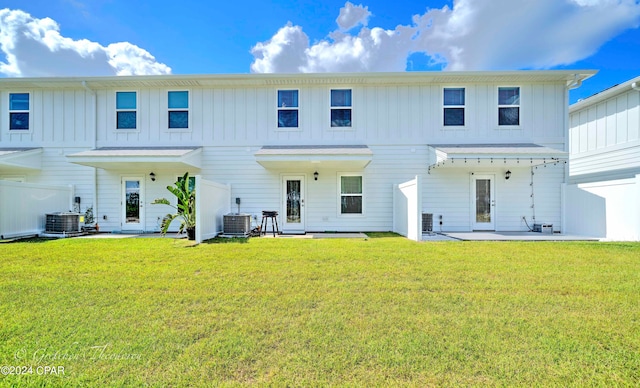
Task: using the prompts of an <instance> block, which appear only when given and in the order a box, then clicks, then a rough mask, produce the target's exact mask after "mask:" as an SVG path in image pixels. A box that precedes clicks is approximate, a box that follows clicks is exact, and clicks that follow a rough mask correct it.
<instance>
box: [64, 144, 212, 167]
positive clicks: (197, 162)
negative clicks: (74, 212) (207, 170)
mask: <svg viewBox="0 0 640 388" xmlns="http://www.w3.org/2000/svg"><path fill="white" fill-rule="evenodd" d="M201 154H202V147H140V148H127V147H103V148H96V149H93V150H88V151H82V152H78V153H75V154H71V155H67V159H68V160H69V161H70V162H71V163H76V164H81V165H83V166H90V167H98V168H102V169H105V170H109V169H131V168H154V167H155V168H193V167H195V168H200V167H201V165H202V161H201Z"/></svg>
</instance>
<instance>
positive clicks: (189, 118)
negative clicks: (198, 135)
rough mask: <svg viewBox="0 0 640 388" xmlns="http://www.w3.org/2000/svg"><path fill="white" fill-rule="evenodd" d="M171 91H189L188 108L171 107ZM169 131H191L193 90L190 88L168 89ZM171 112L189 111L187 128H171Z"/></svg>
mask: <svg viewBox="0 0 640 388" xmlns="http://www.w3.org/2000/svg"><path fill="white" fill-rule="evenodd" d="M171 92H187V107H186V108H170V107H169V93H171ZM166 96H167V101H166V102H167V103H166V106H167V116H166V117H167V131H169V132H185V131H191V116H192V115H191V90H189V89H171V90H167V94H166ZM171 112H187V127H186V128H171V127H169V125H170V124H171V120H169V115H170V114H171Z"/></svg>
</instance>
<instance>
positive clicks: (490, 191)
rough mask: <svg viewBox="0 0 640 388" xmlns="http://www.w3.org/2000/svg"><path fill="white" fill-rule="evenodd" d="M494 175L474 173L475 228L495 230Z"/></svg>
mask: <svg viewBox="0 0 640 388" xmlns="http://www.w3.org/2000/svg"><path fill="white" fill-rule="evenodd" d="M494 181H495V179H494V176H493V175H474V177H473V179H472V187H471V190H472V197H473V215H472V216H473V230H495V228H496V227H495V205H496V200H495V193H494V188H493V186H494Z"/></svg>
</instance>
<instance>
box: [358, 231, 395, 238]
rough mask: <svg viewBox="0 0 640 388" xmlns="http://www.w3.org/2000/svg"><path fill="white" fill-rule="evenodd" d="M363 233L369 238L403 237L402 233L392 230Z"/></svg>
mask: <svg viewBox="0 0 640 388" xmlns="http://www.w3.org/2000/svg"><path fill="white" fill-rule="evenodd" d="M365 234H366V235H367V236H368V237H369V238H389V237H397V238H404V237H403V236H402V235H400V234H398V233H394V232H365Z"/></svg>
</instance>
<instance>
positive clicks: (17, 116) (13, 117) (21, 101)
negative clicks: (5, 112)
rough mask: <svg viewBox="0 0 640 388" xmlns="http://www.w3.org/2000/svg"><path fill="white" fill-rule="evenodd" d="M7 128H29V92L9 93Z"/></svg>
mask: <svg viewBox="0 0 640 388" xmlns="http://www.w3.org/2000/svg"><path fill="white" fill-rule="evenodd" d="M9 129H11V130H23V131H24V130H29V93H9Z"/></svg>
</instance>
